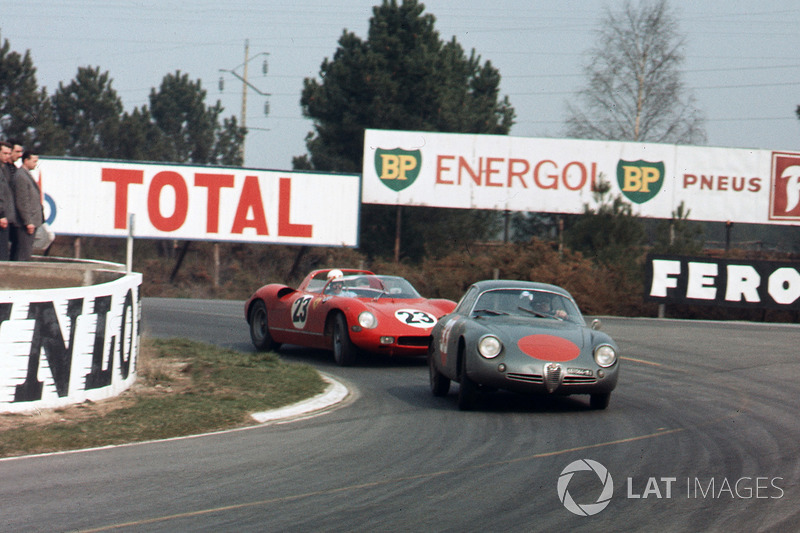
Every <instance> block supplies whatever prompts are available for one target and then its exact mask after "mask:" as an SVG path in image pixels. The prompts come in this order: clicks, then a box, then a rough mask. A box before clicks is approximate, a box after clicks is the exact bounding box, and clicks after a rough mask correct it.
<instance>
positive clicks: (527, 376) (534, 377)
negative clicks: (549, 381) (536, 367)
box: [506, 372, 544, 383]
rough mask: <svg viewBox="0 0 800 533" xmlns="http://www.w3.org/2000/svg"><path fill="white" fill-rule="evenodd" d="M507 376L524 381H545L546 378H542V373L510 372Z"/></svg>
mask: <svg viewBox="0 0 800 533" xmlns="http://www.w3.org/2000/svg"><path fill="white" fill-rule="evenodd" d="M506 378H508V379H511V380H513V381H522V382H524V383H544V378H542V376H541V374H515V373H513V372H509V373H508V374H506Z"/></svg>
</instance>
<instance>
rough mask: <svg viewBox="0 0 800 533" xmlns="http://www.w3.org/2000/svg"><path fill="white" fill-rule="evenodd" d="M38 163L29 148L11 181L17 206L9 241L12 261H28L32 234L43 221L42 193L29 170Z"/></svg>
mask: <svg viewBox="0 0 800 533" xmlns="http://www.w3.org/2000/svg"><path fill="white" fill-rule="evenodd" d="M38 164H39V156H38V155H36V154H35V153H33V152H31V151H30V150H27V151H25V152H24V153H23V154H22V166H21V167H20V168H19V169H17V172H16V173H15V174H14V178H13V179H12V182H11V188H12V191H13V194H14V201H15V205H16V207H17V224H16V228H15V231H16V235H15V237H16V238H15V239H14V240H12V243H11V260H12V261H30V259H31V255H32V254H33V236H34V233H36V228H38V227H39V226H41V225H42V223H43V222H44V211H43V209H42V195H41V192H40V191H39V186H38V185H37V184H36V181H35V180H34V179H33V176H32V175H31V171H32V170H33V169H35V168H36V165H38Z"/></svg>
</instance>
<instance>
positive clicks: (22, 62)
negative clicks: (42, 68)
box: [0, 39, 66, 154]
mask: <svg viewBox="0 0 800 533" xmlns="http://www.w3.org/2000/svg"><path fill="white" fill-rule="evenodd" d="M0 134H2V138H3V139H16V140H19V141H20V142H21V143H22V144H23V145H24V146H26V147H31V148H33V149H35V150H37V151H39V152H41V153H47V154H60V153H63V147H64V145H65V143H66V135H65V134H64V133H63V132H61V131H59V129H58V128H57V126H56V125H55V122H54V120H53V113H52V110H51V107H50V99H49V98H48V96H47V93H46V91H45V90H44V89H42V90H39V89H38V85H37V82H36V68H35V67H34V66H33V60H32V59H31V56H30V52H27V51H26V52H25V55H20V54H19V53H17V52H14V51H12V50H11V45H10V44H9V42H8V39H6V40H5V41H3V44H2V47H0Z"/></svg>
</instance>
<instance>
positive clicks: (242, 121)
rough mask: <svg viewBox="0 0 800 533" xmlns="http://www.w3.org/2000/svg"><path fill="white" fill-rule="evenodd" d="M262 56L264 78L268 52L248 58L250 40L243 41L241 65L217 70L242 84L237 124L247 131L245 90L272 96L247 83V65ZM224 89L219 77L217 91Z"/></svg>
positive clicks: (241, 148)
mask: <svg viewBox="0 0 800 533" xmlns="http://www.w3.org/2000/svg"><path fill="white" fill-rule="evenodd" d="M262 56H263V57H264V62H263V64H262V66H261V72H262V74H264V75H265V76H266V75H267V70H268V66H267V65H268V64H267V59H266V58H267V56H269V53H268V52H261V53H260V54H256V55H254V56H253V57H250V39H245V41H244V63H242V64H241V65H239V66H237V67H234V68H232V69H224V68H221V69H219V71H220V72H227V73H228V74H232V75H233V76H234V77H236V78H238V79H239V80H241V82H242V114H241V116H240V117H239V123H240V124H241V127H242V128H243V129H247V89H248V87H249V88H250V89H253V90H254V91H255V92H256V93H258V94H259V95H261V96H267V97H269V96H272V95H271V94H270V93H265V92H263V91H261V89H259V88H258V87H256V86H255V85H253V84H252V83H250V81H249V76H248V66H249V64H250V63H251V62H252V61H253V60H255V59H257V58H259V57H262ZM239 69H242V73H241V74H239V73H238V72H237V70H239ZM224 87H225V80H224V78H222V77H220V79H219V90H220V92H222V90H223V88H224ZM268 113H269V103H267V104H266V105H265V106H264V114H265V115H266V114H268ZM252 129H261V128H252ZM244 145H245V143H242V145H241V147H240V151H241V155H242V164H244Z"/></svg>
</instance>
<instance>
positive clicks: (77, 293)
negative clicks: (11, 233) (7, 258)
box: [0, 273, 142, 412]
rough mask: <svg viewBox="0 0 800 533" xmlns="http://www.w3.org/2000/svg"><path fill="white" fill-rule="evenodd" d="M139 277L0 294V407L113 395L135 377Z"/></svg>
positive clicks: (18, 407)
mask: <svg viewBox="0 0 800 533" xmlns="http://www.w3.org/2000/svg"><path fill="white" fill-rule="evenodd" d="M141 284H142V276H141V274H138V273H133V274H127V275H122V276H121V277H119V278H118V279H116V280H114V281H111V282H108V283H102V284H98V285H91V286H87V287H70V288H59V289H47V290H29V291H24V290H14V291H0V412H22V411H28V410H33V409H39V408H54V407H61V406H65V405H69V404H75V403H80V402H83V401H86V400H92V401H97V400H101V399H105V398H109V397H112V396H116V395H118V394H120V393H121V392H123V391H124V390H126V389H128V388H129V387H130V386H131V385H133V382H134V381H135V379H136V360H137V355H138V353H139V337H140V322H141V292H140V288H141Z"/></svg>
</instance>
